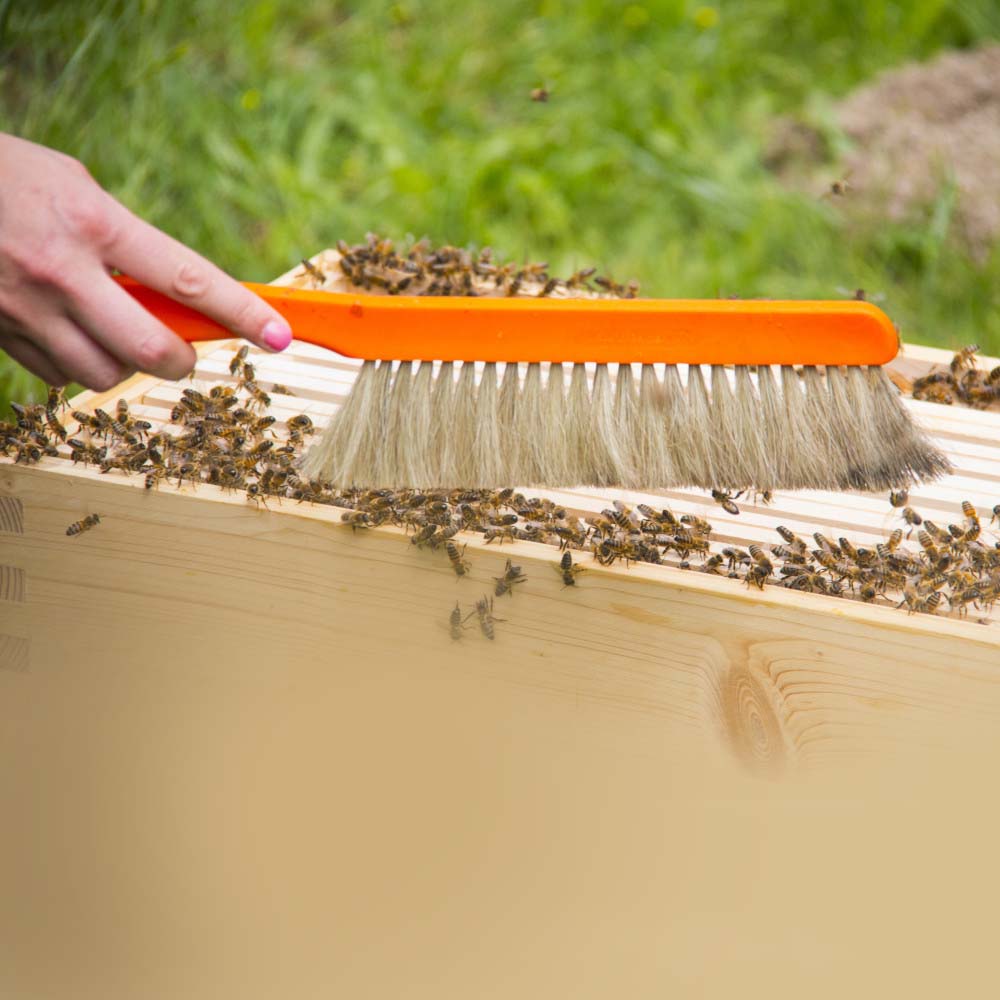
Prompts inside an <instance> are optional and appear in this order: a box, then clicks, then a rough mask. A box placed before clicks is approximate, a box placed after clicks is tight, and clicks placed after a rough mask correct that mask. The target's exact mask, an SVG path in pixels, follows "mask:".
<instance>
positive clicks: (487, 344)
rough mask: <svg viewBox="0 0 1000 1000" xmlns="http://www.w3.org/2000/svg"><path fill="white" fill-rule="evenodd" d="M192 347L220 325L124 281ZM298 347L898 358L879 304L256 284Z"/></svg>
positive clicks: (789, 359)
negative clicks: (445, 293)
mask: <svg viewBox="0 0 1000 1000" xmlns="http://www.w3.org/2000/svg"><path fill="white" fill-rule="evenodd" d="M115 280H116V281H117V282H118V283H119V284H120V285H121V286H122V288H124V289H125V290H126V291H127V292H128V293H129V294H130V295H132V296H133V297H134V298H136V299H137V300H138V301H139V302H140V303H141V304H142V305H143V306H144V307H145V308H146V309H148V310H149V311H150V312H151V313H152V314H153V315H154V316H156V317H157V318H158V319H159V320H161V322H163V323H164V324H165V325H166V326H168V327H170V329H171V330H173V331H174V333H176V334H177V335H178V336H179V337H181V338H183V339H184V340H187V341H201V340H224V339H228V338H230V337H232V333H231V332H229V331H228V330H226V329H225V328H224V327H222V326H220V325H219V324H218V323H216V322H215V321H214V320H211V319H209V318H208V317H207V316H204V315H202V314H201V313H199V312H196V311H195V310H194V309H191V308H189V307H188V306H185V305H181V304H180V303H179V302H175V301H174V300H173V299H171V298H168V297H167V296H166V295H163V294H161V293H160V292H155V291H153V290H152V289H151V288H147V287H146V286H144V285H141V284H139V283H138V282H137V281H134V280H132V279H131V278H125V277H117V278H116V279H115ZM246 287H247V288H249V289H250V290H251V291H252V292H255V293H256V294H257V295H259V296H260V297H261V298H262V299H264V301H265V302H267V303H268V304H270V305H271V306H273V307H274V308H275V309H276V310H277V311H278V312H279V313H281V314H282V316H284V317H285V319H286V320H287V321H288V322H289V324H290V325H291V327H292V332H293V334H294V335H295V337H296V339H298V340H304V341H308V342H309V343H310V344H317V345H318V346H320V347H326V348H329V349H330V350H331V351H336V352H337V353H338V354H341V355H344V356H346V357H351V358H365V359H370V360H379V359H392V360H399V361H416V360H427V361H570V362H577V361H594V362H598V363H607V362H616V361H618V362H638V363H643V364H653V363H656V362H666V363H668V364H712V365H882V364H885V363H886V362H887V361H891V360H892V359H893V358H894V357H895V356H896V354H897V352H898V350H899V336H898V334H897V332H896V328H895V327H894V326H893V324H892V321H891V320H890V319H889V317H888V316H886V314H885V313H884V312H882V310H881V309H879V308H877V307H876V306H873V305H872V304H871V303H870V302H858V301H855V300H846V301H837V302H795V301H777V300H776V301H762V300H757V299H754V300H741V299H583V298H579V299H571V298H568V299H550V298H535V297H532V298H492V297H486V296H483V297H465V296H462V297H459V296H455V297H439V296H417V295H367V294H365V293H363V292H357V293H355V292H348V293H345V292H322V291H311V290H308V289H301V288H285V287H281V286H278V285H258V284H249V283H248V284H246Z"/></svg>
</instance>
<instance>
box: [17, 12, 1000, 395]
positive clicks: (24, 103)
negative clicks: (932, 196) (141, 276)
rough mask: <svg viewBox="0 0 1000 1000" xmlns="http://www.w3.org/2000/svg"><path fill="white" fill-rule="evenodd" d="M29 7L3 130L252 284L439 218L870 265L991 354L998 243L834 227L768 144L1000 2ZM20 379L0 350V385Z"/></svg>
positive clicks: (515, 248) (510, 241)
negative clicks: (74, 162)
mask: <svg viewBox="0 0 1000 1000" xmlns="http://www.w3.org/2000/svg"><path fill="white" fill-rule="evenodd" d="M37 6H39V5H33V4H28V3H16V2H15V3H13V4H11V6H10V9H9V13H8V17H7V22H6V30H5V34H4V36H3V39H2V42H0V45H2V55H0V60H2V61H0V128H4V129H7V130H10V131H13V132H16V133H18V134H21V135H25V136H27V137H29V138H33V139H35V140H37V141H40V142H44V143H47V144H49V145H53V146H56V147H58V148H60V149H63V150H65V151H67V152H70V153H73V154H74V155H76V156H79V157H80V158H81V159H82V160H84V162H86V163H87V165H88V166H89V168H90V169H91V171H92V173H93V174H94V175H95V176H96V177H97V178H98V179H99V180H100V181H101V182H102V183H103V184H104V185H105V186H106V187H108V188H109V189H110V190H111V191H112V192H113V193H115V194H116V195H117V196H118V197H119V198H121V199H122V200H123V201H124V202H125V203H126V204H128V205H129V206H130V207H131V208H133V209H134V210H135V211H136V212H138V213H140V214H141V215H143V216H144V217H145V218H147V219H149V220H150V221H151V222H153V223H155V224H156V225H159V226H161V227H162V228H164V229H166V230H167V231H168V232H170V233H172V234H173V235H175V236H177V237H178V238H180V239H182V240H183V241H184V242H186V243H188V244H189V245H191V246H193V247H194V248H196V249H197V250H199V251H201V252H202V253H204V254H206V255H207V256H209V257H211V258H213V259H214V260H216V261H217V262H218V263H219V264H220V265H222V266H223V267H225V268H226V269H227V270H229V271H230V272H231V273H233V274H236V275H238V276H240V277H242V278H245V279H248V280H249V279H264V278H268V277H271V276H273V275H275V274H277V273H279V272H280V271H283V270H285V269H286V268H287V267H289V266H290V265H291V264H292V263H293V262H294V261H296V260H297V259H298V258H299V257H301V256H303V255H304V254H307V253H311V252H313V251H315V250H317V249H319V248H321V247H323V246H327V245H330V244H332V243H333V242H335V240H336V239H338V238H339V237H345V238H347V239H349V240H353V239H358V238H360V237H362V236H363V234H364V233H365V232H366V231H368V230H378V231H381V232H385V233H388V234H390V235H393V236H396V237H402V236H405V234H408V233H409V234H412V235H414V236H420V235H425V234H426V235H428V236H431V237H432V238H433V239H435V240H448V241H451V242H454V243H473V244H478V245H484V244H490V245H492V246H494V247H495V248H496V249H497V250H498V251H501V252H503V253H506V254H509V255H512V256H522V255H529V254H530V255H533V256H535V257H537V258H542V259H545V260H548V261H549V262H550V263H551V264H552V266H553V267H558V268H560V269H562V270H570V269H573V268H574V267H577V266H581V265H583V264H585V263H589V262H594V263H597V264H599V265H600V266H601V267H602V268H605V269H607V270H609V271H610V272H611V273H613V274H615V275H616V276H618V277H619V279H620V280H624V279H627V278H631V277H635V278H638V279H639V281H640V282H641V284H642V287H643V290H644V292H645V293H648V294H658V295H691V296H716V295H735V294H739V295H747V296H758V295H759V296H772V297H773V296H781V297H807V296H808V297H813V296H815V297H831V296H836V295H837V294H838V293H837V288H838V287H843V288H855V287H858V286H862V287H865V288H867V289H870V290H872V291H876V292H880V293H882V294H883V295H884V296H885V299H884V301H883V302H882V303H881V304H882V305H883V307H884V308H886V309H887V310H888V311H889V312H890V314H891V315H892V316H893V318H894V319H895V320H896V321H897V322H898V323H899V325H900V327H901V329H902V330H903V333H904V336H906V337H907V338H908V339H911V340H915V341H922V342H936V343H942V344H949V345H958V344H962V343H968V342H970V341H978V342H979V343H980V344H981V345H983V347H984V348H986V349H991V350H993V351H998V350H1000V291H998V290H1000V254H996V255H994V257H993V259H992V260H990V261H989V262H987V263H986V264H985V265H981V266H978V267H977V266H974V265H973V264H972V262H971V261H970V260H968V259H967V258H966V257H965V256H964V255H963V254H962V253H961V251H960V250H958V249H957V245H956V243H955V241H954V240H953V239H952V237H951V233H950V229H949V225H948V222H949V218H948V206H947V204H946V199H944V200H942V201H941V203H940V204H939V205H938V206H932V207H931V209H930V210H929V211H928V213H927V216H926V218H924V219H920V220H915V221H913V222H911V223H908V224H906V225H902V224H896V225H891V226H890V225H886V224H884V223H883V222H882V221H881V220H872V222H871V224H870V225H865V224H863V223H862V224H860V225H859V224H858V223H851V224H850V225H849V224H848V223H847V222H846V220H845V218H844V217H843V216H842V215H841V214H840V212H839V211H838V206H836V205H834V204H832V202H831V200H829V199H827V200H823V199H820V198H819V197H818V192H806V193H803V192H793V191H789V190H786V189H785V188H784V187H782V186H781V185H780V184H779V183H778V181H777V180H776V179H775V178H774V176H773V175H772V174H771V173H769V172H768V170H767V169H766V168H765V167H764V166H763V164H762V152H763V150H764V148H765V146H766V143H767V140H768V136H769V130H770V128H771V125H772V123H773V121H774V120H775V118H776V117H777V116H779V115H786V114H803V115H807V116H808V117H810V119H811V120H814V121H816V120H822V119H823V114H824V111H823V109H824V108H828V107H829V104H830V102H832V101H833V100H835V99H836V98H837V97H839V96H841V95H842V94H844V93H846V92H847V91H848V90H850V89H851V88H852V87H854V86H856V85H857V84H858V83H860V82H861V81H864V80H867V79H869V78H871V77H872V76H873V75H874V74H876V73H877V72H878V71H879V70H881V69H883V68H886V67H889V66H892V65H896V64H898V63H900V62H903V61H906V60H909V59H920V58H925V57H927V56H929V55H931V54H933V52H935V51H936V50H937V49H939V48H940V47H942V46H948V45H968V44H972V43H973V42H975V41H977V40H980V39H982V38H985V37H997V36H1000V14H998V13H997V9H996V7H995V4H994V3H993V2H992V0H962V2H955V3H952V2H945V0H912V2H906V0H896V2H890V0H873V2H870V3H869V2H866V3H864V4H858V5H855V6H854V7H853V8H851V11H850V13H847V12H846V10H845V8H844V7H843V6H842V5H838V4H825V3H818V4H800V3H793V2H791V0H734V2H732V3H725V4H718V5H711V4H708V5H706V4H700V3H685V2H680V0H657V2H647V3H638V4H627V3H607V2H603V0H600V2H599V0H583V2H575V3H570V2H560V0H542V2H541V3H537V2H536V3H527V2H496V3H490V4H486V3H482V4H472V5H464V6H461V5H459V6H456V5H455V4H452V3H446V2H444V0H429V2H420V3H417V2H416V0H411V2H398V3H372V2H367V3H364V2H359V3H352V4H346V3H341V4H337V5H332V4H329V3H318V2H309V0H294V2H292V0H262V2H257V3H249V4H245V5H229V4H216V3H212V2H209V0H195V2H187V3H175V2H172V0H144V2H141V3H125V2H115V3H104V4H98V3H89V4H87V3H85V4H80V5H71V4H62V3H61V4H56V5H41V6H42V7H43V10H42V11H41V12H39V11H38V10H36V9H35V8H36V7H37ZM0 7H2V4H0ZM0 23H2V18H0ZM542 85H544V86H545V87H547V88H548V89H549V90H550V91H551V99H550V100H549V101H548V102H547V103H536V102H533V101H531V100H530V99H529V93H530V91H531V89H532V88H533V87H537V86H542ZM841 141H842V140H841V139H839V138H838V137H837V136H836V134H835V131H834V132H833V133H832V134H831V147H832V148H834V149H836V148H837V146H838V143H839V142H841ZM829 171H830V174H829V176H830V177H833V176H835V175H836V164H835V163H831V164H830V165H829ZM820 174H821V175H822V169H821V170H820ZM818 183H820V184H821V183H822V179H821V176H820V177H819V178H818ZM820 189H821V188H820ZM25 393H26V384H25V382H24V381H23V375H22V374H21V373H19V372H18V370H17V369H16V368H15V367H14V366H12V365H10V364H9V363H8V364H6V366H4V367H2V368H0V398H2V397H3V396H5V395H10V396H22V397H23V396H24V395H25Z"/></svg>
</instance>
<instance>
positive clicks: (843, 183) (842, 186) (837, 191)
mask: <svg viewBox="0 0 1000 1000" xmlns="http://www.w3.org/2000/svg"><path fill="white" fill-rule="evenodd" d="M850 176H851V172H850V171H848V172H847V173H846V174H845V175H844V176H843V177H839V178H838V179H837V180H834V181H831V182H830V186H829V187H828V188H827V189H826V191H825V192H824V193H823V197H824V198H843V197H844V195H846V194H847V192H848V191H851V190H852V187H851V184H850V181H849V180H848V178H849V177H850Z"/></svg>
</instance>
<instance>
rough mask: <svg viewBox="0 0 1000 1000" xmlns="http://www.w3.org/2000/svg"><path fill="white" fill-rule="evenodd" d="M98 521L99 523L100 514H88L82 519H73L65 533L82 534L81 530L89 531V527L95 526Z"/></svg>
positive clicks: (71, 534)
mask: <svg viewBox="0 0 1000 1000" xmlns="http://www.w3.org/2000/svg"><path fill="white" fill-rule="evenodd" d="M100 523H101V516H100V514H88V515H87V516H86V517H85V518H83V520H81V521H74V522H73V523H72V524H71V525H70V526H69V527H68V528H67V529H66V534H67V535H70V536H73V535H81V534H83V532H85V531H90V529H91V528H93V527H96V526H97V525H98V524H100Z"/></svg>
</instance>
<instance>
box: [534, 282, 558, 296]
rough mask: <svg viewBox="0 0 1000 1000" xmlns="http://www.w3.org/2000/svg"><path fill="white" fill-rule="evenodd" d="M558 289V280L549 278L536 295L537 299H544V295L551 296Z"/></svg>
mask: <svg viewBox="0 0 1000 1000" xmlns="http://www.w3.org/2000/svg"><path fill="white" fill-rule="evenodd" d="M558 287H559V279H558V278H549V280H548V281H546V282H545V284H544V285H542V290H541V291H540V292H539V293H538V297H539V298H545V296H546V295H551V294H552V293H553V292H554V291H555V290H556V289H557V288H558Z"/></svg>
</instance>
